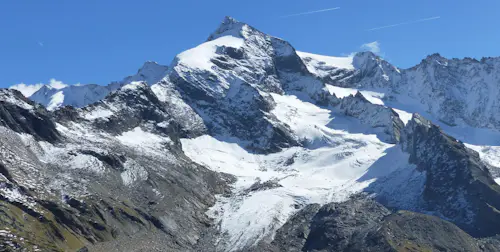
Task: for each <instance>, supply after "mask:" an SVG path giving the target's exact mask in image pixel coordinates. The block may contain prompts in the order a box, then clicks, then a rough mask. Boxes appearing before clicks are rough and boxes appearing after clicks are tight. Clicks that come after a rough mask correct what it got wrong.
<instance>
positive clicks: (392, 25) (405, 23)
mask: <svg viewBox="0 0 500 252" xmlns="http://www.w3.org/2000/svg"><path fill="white" fill-rule="evenodd" d="M440 18H441V17H440V16H436V17H430V18H423V19H419V20H413V21H406V22H403V23H399V24H391V25H385V26H380V27H375V28H371V29H368V30H367V31H375V30H380V29H385V28H391V27H396V26H400V25H408V24H415V23H420V22H425V21H431V20H434V19H440Z"/></svg>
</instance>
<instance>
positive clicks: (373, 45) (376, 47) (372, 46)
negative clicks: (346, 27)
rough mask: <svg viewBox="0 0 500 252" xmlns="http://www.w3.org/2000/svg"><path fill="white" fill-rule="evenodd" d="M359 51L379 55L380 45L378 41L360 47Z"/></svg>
mask: <svg viewBox="0 0 500 252" xmlns="http://www.w3.org/2000/svg"><path fill="white" fill-rule="evenodd" d="M361 49H362V50H365V51H370V52H372V53H375V54H380V43H379V42H378V41H373V42H370V43H366V44H363V45H361Z"/></svg>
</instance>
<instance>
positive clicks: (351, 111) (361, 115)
mask: <svg viewBox="0 0 500 252" xmlns="http://www.w3.org/2000/svg"><path fill="white" fill-rule="evenodd" d="M340 109H341V110H342V111H343V112H344V114H346V115H348V116H352V117H355V118H358V119H359V120H360V121H361V122H362V123H363V124H366V125H369V126H371V127H372V128H374V129H375V130H376V131H377V132H378V133H379V137H380V138H381V140H382V141H386V142H389V143H398V142H399V140H400V134H401V130H402V129H403V127H404V124H403V121H401V119H400V118H399V115H398V114H397V113H396V112H395V111H394V110H393V109H391V108H388V107H385V106H383V105H378V104H372V103H371V102H370V101H368V100H367V99H366V98H365V97H364V96H363V95H362V94H361V93H360V92H357V93H356V95H354V96H353V95H349V96H347V97H344V98H343V99H342V100H341V102H340Z"/></svg>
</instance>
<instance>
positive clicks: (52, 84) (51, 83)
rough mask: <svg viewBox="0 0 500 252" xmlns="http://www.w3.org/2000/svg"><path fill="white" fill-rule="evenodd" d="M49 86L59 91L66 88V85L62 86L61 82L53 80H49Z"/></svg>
mask: <svg viewBox="0 0 500 252" xmlns="http://www.w3.org/2000/svg"><path fill="white" fill-rule="evenodd" d="M49 86H50V87H53V88H55V89H61V88H65V87H67V86H68V85H67V84H64V83H63V82H62V81H58V80H56V79H54V78H52V79H50V81H49Z"/></svg>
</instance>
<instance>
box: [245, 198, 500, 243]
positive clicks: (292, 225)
mask: <svg viewBox="0 0 500 252" xmlns="http://www.w3.org/2000/svg"><path fill="white" fill-rule="evenodd" d="M498 244H499V243H498V240H496V239H489V240H476V239H474V238H473V237H471V236H470V235H468V234H467V233H465V232H464V231H462V230H460V228H458V227H457V226H455V225H453V224H452V223H450V222H448V221H444V220H442V219H439V218H437V217H434V216H429V215H424V214H419V213H414V212H409V211H398V212H395V213H391V211H389V210H388V209H386V208H385V207H384V206H382V205H381V204H379V203H377V202H375V201H373V200H371V199H369V198H365V197H364V196H360V195H358V196H353V197H352V198H351V199H349V200H348V201H346V202H343V203H330V204H327V205H325V206H322V207H320V206H319V205H309V206H307V207H305V208H304V209H302V210H301V211H299V212H298V213H296V214H295V215H294V216H293V217H291V218H290V219H289V220H288V221H287V223H286V224H285V225H283V227H282V228H280V229H279V230H278V232H277V233H276V236H275V239H274V241H273V242H272V243H271V244H270V245H267V244H260V245H259V246H260V247H257V248H255V251H273V252H274V251H276V252H277V251H500V248H498V247H496V246H497V245H498Z"/></svg>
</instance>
